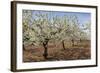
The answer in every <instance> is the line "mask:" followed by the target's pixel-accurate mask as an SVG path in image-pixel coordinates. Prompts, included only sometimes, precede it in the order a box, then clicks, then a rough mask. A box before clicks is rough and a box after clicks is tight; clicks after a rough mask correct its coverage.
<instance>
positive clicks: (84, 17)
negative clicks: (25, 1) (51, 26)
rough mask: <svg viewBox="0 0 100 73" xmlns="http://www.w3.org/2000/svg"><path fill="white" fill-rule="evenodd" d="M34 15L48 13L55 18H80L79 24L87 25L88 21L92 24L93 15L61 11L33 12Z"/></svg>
mask: <svg viewBox="0 0 100 73" xmlns="http://www.w3.org/2000/svg"><path fill="white" fill-rule="evenodd" d="M32 11H33V14H34V13H39V12H40V13H43V14H45V13H48V14H49V15H48V16H49V17H51V18H52V17H53V16H72V15H74V16H77V18H78V23H79V24H80V25H81V24H85V23H87V22H88V21H90V22H91V13H83V12H61V11H41V10H39V11H38V10H32Z"/></svg>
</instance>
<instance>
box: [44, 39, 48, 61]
mask: <svg viewBox="0 0 100 73" xmlns="http://www.w3.org/2000/svg"><path fill="white" fill-rule="evenodd" d="M48 42H49V39H46V40H45V42H43V47H44V53H43V56H44V58H45V59H47V56H48Z"/></svg>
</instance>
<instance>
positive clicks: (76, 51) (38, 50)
mask: <svg viewBox="0 0 100 73" xmlns="http://www.w3.org/2000/svg"><path fill="white" fill-rule="evenodd" d="M74 44H75V45H74V46H72V43H71V42H65V47H66V49H65V50H63V48H62V45H61V43H59V44H57V43H56V45H55V44H54V43H49V45H48V58H47V59H45V58H44V57H43V52H44V48H43V47H42V46H38V47H36V46H32V45H29V46H27V47H26V48H27V49H26V50H24V51H23V61H24V62H41V61H60V60H79V59H81V60H83V59H90V58H91V49H90V41H83V42H81V43H74Z"/></svg>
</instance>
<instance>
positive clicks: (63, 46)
mask: <svg viewBox="0 0 100 73" xmlns="http://www.w3.org/2000/svg"><path fill="white" fill-rule="evenodd" d="M62 46H63V50H65V49H66V48H65V44H64V40H63V41H62Z"/></svg>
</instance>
